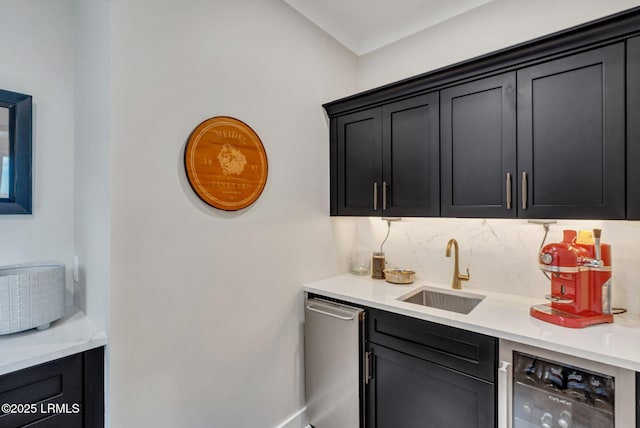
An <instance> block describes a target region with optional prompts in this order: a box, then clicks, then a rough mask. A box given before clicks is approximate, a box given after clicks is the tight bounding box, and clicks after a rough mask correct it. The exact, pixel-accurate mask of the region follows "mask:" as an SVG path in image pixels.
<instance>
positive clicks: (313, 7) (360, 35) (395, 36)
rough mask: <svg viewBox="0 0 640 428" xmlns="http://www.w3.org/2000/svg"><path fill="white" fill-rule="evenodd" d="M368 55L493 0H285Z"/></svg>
mask: <svg viewBox="0 0 640 428" xmlns="http://www.w3.org/2000/svg"><path fill="white" fill-rule="evenodd" d="M283 1H284V2H285V3H287V4H288V5H289V6H291V7H293V8H294V9H295V10H297V11H298V12H299V13H301V14H302V15H304V16H305V17H306V18H307V19H309V20H310V21H311V22H313V23H314V24H316V25H317V26H318V27H320V28H322V29H323V30H324V31H326V32H327V33H328V34H330V35H331V36H332V37H333V38H335V39H336V40H337V41H339V42H340V43H342V44H343V45H344V46H345V47H347V48H348V49H350V50H351V51H352V52H354V53H355V54H356V55H364V54H366V53H369V52H371V51H374V50H376V49H378V48H380V47H382V46H385V45H388V44H390V43H393V42H395V41H397V40H400V39H403V38H405V37H407V36H410V35H412V34H414V33H417V32H419V31H422V30H424V29H426V28H429V27H431V26H434V25H436V24H438V23H440V22H443V21H446V20H448V19H451V18H453V17H454V16H456V15H461V14H463V13H465V12H467V11H469V10H471V9H474V8H476V7H478V6H481V5H483V4H486V3H489V2H490V1H492V0H283Z"/></svg>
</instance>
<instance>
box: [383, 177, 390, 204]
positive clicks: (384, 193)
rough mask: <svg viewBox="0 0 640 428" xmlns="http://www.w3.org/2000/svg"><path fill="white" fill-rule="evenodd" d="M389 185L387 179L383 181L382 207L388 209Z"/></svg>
mask: <svg viewBox="0 0 640 428" xmlns="http://www.w3.org/2000/svg"><path fill="white" fill-rule="evenodd" d="M388 186H389V185H388V184H387V182H386V181H383V182H382V209H383V210H386V209H387V187H388Z"/></svg>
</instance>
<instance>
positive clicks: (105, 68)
mask: <svg viewBox="0 0 640 428" xmlns="http://www.w3.org/2000/svg"><path fill="white" fill-rule="evenodd" d="M75 2H76V11H75V23H76V48H75V67H74V68H75V80H74V89H75V97H74V107H75V110H74V116H75V128H74V130H75V144H74V154H75V162H74V176H75V177H76V179H75V180H74V202H75V204H74V209H75V224H74V226H75V229H74V231H75V254H76V255H77V256H78V259H79V262H80V272H79V273H80V275H79V282H78V283H77V284H76V287H75V293H74V297H75V302H76V305H77V306H78V307H80V308H81V309H82V310H83V311H84V312H85V313H86V314H87V315H89V317H91V318H92V319H93V320H94V321H95V322H96V323H97V324H98V326H100V328H102V329H103V330H104V331H105V332H108V330H109V289H110V286H111V251H110V250H111V199H110V197H111V186H110V177H111V170H110V167H111V162H110V160H111V155H110V146H109V144H110V139H109V137H110V108H111V105H110V95H111V93H110V89H111V66H110V41H111V21H110V17H111V6H110V1H109V0H75Z"/></svg>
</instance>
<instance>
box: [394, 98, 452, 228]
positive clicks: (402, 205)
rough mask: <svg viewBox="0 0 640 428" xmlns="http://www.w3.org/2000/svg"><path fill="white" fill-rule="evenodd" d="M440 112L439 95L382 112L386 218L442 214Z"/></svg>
mask: <svg viewBox="0 0 640 428" xmlns="http://www.w3.org/2000/svg"><path fill="white" fill-rule="evenodd" d="M438 111H439V105H438V93H431V94H426V95H421V96H418V97H413V98H409V99H406V100H402V101H398V102H395V103H392V104H388V105H385V106H384V107H383V108H382V148H383V149H382V150H383V152H382V159H383V167H382V170H383V186H384V187H383V188H382V195H383V196H382V199H383V201H382V205H383V214H384V215H386V216H405V217H406V216H423V217H429V216H437V215H439V214H440V171H439V169H440V168H439V167H440V150H439V137H440V132H439V119H438V117H439V114H438Z"/></svg>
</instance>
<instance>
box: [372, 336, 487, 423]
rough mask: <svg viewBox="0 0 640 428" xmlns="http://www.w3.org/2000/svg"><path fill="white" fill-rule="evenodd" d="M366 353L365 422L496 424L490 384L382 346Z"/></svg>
mask: <svg viewBox="0 0 640 428" xmlns="http://www.w3.org/2000/svg"><path fill="white" fill-rule="evenodd" d="M368 352H371V353H372V354H371V356H372V360H371V361H372V365H373V373H372V377H371V379H370V380H369V384H368V388H367V420H366V426H367V427H369V428H398V427H402V428H424V427H438V428H460V427H464V428H494V427H495V389H494V385H493V384H492V383H489V382H486V381H483V380H480V379H476V378H474V377H471V376H467V375H465V374H462V373H460V372H458V371H455V370H450V369H447V368H445V367H443V366H441V365H438V364H434V363H431V362H428V361H425V360H422V359H420V358H416V357H413V356H411V355H408V354H405V353H401V352H396V351H394V350H391V349H389V348H385V347H383V346H378V345H375V344H369V345H368Z"/></svg>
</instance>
